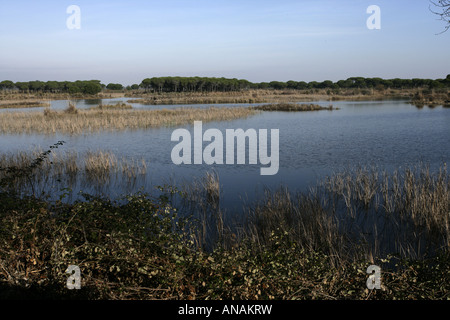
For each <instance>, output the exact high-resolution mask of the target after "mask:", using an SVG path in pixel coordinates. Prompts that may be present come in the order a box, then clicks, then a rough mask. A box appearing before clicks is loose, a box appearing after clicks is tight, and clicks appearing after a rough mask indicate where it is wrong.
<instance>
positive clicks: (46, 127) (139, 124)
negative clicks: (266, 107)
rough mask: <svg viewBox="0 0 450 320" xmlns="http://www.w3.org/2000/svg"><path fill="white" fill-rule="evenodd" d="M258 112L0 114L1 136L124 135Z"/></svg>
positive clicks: (97, 110) (184, 110) (100, 110)
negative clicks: (108, 133) (114, 133)
mask: <svg viewBox="0 0 450 320" xmlns="http://www.w3.org/2000/svg"><path fill="white" fill-rule="evenodd" d="M257 112H258V111H255V110H250V109H249V108H244V107H242V108H218V107H210V108H207V109H200V108H180V109H170V110H169V109H162V110H128V109H122V108H120V109H116V108H113V109H111V110H110V109H109V108H107V107H102V108H93V109H89V110H78V109H76V107H75V106H74V105H69V107H68V108H67V109H66V110H64V111H60V112H59V111H55V110H50V109H45V110H44V112H12V113H1V114H0V133H13V134H16V133H28V134H31V133H43V134H55V133H64V134H81V133H83V134H87V133H92V132H98V131H125V130H137V129H147V128H155V127H163V126H176V125H182V124H186V123H193V121H204V122H208V121H226V120H233V119H238V118H244V117H248V116H251V115H254V114H256V113H257Z"/></svg>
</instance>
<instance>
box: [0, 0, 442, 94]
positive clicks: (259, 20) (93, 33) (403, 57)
mask: <svg viewBox="0 0 450 320" xmlns="http://www.w3.org/2000/svg"><path fill="white" fill-rule="evenodd" d="M70 5H77V6H79V8H80V10H81V15H80V17H81V20H80V22H81V23H80V26H81V29H69V28H68V27H67V25H66V21H67V19H68V18H69V17H70V16H71V14H68V13H67V12H66V10H67V8H68V7H69V6H70ZM370 5H377V6H379V7H380V9H381V29H380V30H369V29H368V28H367V25H366V21H367V19H368V18H369V17H370V14H368V13H367V12H366V10H367V8H368V7H369V6H370ZM429 5H430V2H429V0H370V1H366V0H342V1H341V0H164V1H153V0H150V1H143V0H128V1H119V0H99V1H93V0H89V1H87V0H70V1H66V0H54V1H50V0H44V1H37V0H33V1H24V0H14V1H11V0H8V1H6V0H0V81H2V80H12V81H15V82H17V81H30V80H42V81H48V80H58V81H63V80H69V81H74V80H91V79H98V80H101V81H102V82H103V83H105V84H107V83H110V82H114V83H122V84H124V85H128V84H133V83H138V84H139V83H140V82H141V81H142V80H143V79H144V78H147V77H155V76H207V77H227V78H239V79H247V80H250V81H252V82H263V81H272V80H277V81H288V80H296V81H307V82H308V81H324V80H332V81H337V80H340V79H347V78H349V77H352V76H362V77H381V78H431V79H437V78H445V76H446V75H447V74H449V73H450V56H449V53H450V31H448V32H446V33H443V34H441V35H436V34H437V33H439V32H441V31H443V29H444V26H445V24H444V22H442V21H439V20H438V19H437V16H435V15H433V14H432V13H431V12H430V11H429Z"/></svg>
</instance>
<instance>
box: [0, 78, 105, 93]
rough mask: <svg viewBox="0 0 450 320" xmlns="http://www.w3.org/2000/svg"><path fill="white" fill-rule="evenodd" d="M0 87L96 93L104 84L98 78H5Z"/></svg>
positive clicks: (29, 90)
mask: <svg viewBox="0 0 450 320" xmlns="http://www.w3.org/2000/svg"><path fill="white" fill-rule="evenodd" d="M0 88H1V89H3V90H8V89H9V90H14V89H16V90H19V91H20V92H49V93H70V94H75V93H84V94H97V93H99V92H101V91H102V89H103V88H104V85H102V84H101V83H100V80H89V81H81V80H77V81H73V82H71V81H47V82H44V81H38V80H36V81H27V82H16V83H14V82H12V81H9V80H5V81H2V82H0Z"/></svg>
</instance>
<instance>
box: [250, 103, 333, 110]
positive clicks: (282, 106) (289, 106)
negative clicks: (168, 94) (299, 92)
mask: <svg viewBox="0 0 450 320" xmlns="http://www.w3.org/2000/svg"><path fill="white" fill-rule="evenodd" d="M251 109H254V110H260V111H285V112H296V111H297V112H298V111H318V110H330V111H331V110H336V108H334V107H333V106H332V105H329V106H328V107H322V106H320V105H317V104H297V103H275V104H265V105H260V106H255V107H251Z"/></svg>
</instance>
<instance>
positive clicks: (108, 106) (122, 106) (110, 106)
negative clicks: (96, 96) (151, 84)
mask: <svg viewBox="0 0 450 320" xmlns="http://www.w3.org/2000/svg"><path fill="white" fill-rule="evenodd" d="M91 109H94V110H95V109H99V110H114V109H120V110H127V109H133V106H132V105H130V104H126V103H124V102H117V103H116V104H103V103H102V104H99V105H98V106H96V107H93V108H91Z"/></svg>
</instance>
